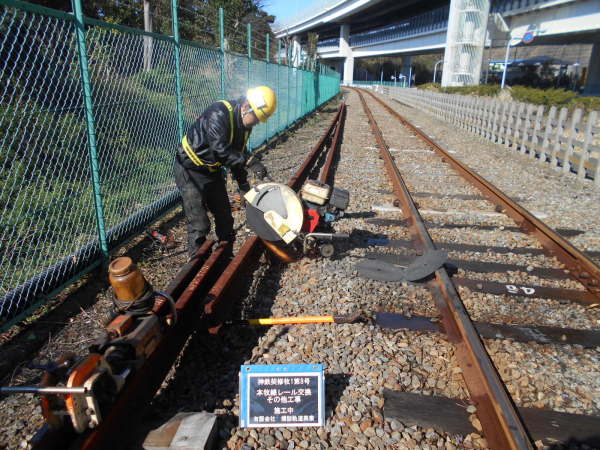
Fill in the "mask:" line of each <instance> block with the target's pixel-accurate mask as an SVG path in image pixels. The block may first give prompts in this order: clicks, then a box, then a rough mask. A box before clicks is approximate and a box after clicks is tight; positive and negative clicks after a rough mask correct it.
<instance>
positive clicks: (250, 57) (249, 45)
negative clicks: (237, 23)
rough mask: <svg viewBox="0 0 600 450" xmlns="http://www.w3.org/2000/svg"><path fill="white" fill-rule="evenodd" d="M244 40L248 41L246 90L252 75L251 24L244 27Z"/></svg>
mask: <svg viewBox="0 0 600 450" xmlns="http://www.w3.org/2000/svg"><path fill="white" fill-rule="evenodd" d="M246 40H247V41H248V89H250V76H251V74H252V24H251V23H249V24H247V25H246Z"/></svg>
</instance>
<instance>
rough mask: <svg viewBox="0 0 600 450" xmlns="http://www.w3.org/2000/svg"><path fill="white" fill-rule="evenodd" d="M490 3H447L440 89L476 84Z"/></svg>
mask: <svg viewBox="0 0 600 450" xmlns="http://www.w3.org/2000/svg"><path fill="white" fill-rule="evenodd" d="M489 11H490V0H450V15H449V18H448V31H447V34H446V51H445V52H444V72H443V74H442V86H470V85H475V84H479V78H480V76H481V61H482V58H483V46H484V44H485V36H486V31H487V22H488V14H489Z"/></svg>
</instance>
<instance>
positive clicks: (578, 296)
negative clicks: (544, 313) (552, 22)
mask: <svg viewBox="0 0 600 450" xmlns="http://www.w3.org/2000/svg"><path fill="white" fill-rule="evenodd" d="M454 282H455V283H456V285H458V286H464V287H467V288H469V289H471V290H472V291H477V292H485V293H487V294H493V295H510V296H514V297H529V298H547V299H550V300H566V301H570V302H576V303H581V304H583V305H591V304H594V303H597V302H598V298H597V297H595V296H594V294H592V293H591V292H589V291H578V290H575V289H564V288H552V287H546V286H536V285H526V284H520V283H514V284H513V283H497V282H495V281H485V280H474V279H470V278H454Z"/></svg>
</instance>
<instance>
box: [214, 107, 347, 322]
mask: <svg viewBox="0 0 600 450" xmlns="http://www.w3.org/2000/svg"><path fill="white" fill-rule="evenodd" d="M345 109H346V105H345V103H344V102H342V103H341V104H340V107H339V108H338V111H337V113H336V115H335V117H334V118H333V120H332V121H331V124H330V125H329V127H328V128H327V131H326V132H325V133H324V134H323V135H322V136H321V138H320V139H319V141H318V142H317V143H316V144H315V146H314V147H313V148H312V150H311V152H310V153H309V155H308V156H307V158H306V159H305V160H304V163H303V164H302V166H300V168H299V169H298V170H297V171H296V173H295V174H294V175H293V176H292V178H290V180H289V182H288V183H287V185H288V186H289V187H290V188H292V189H293V190H295V191H297V190H298V189H299V188H300V187H301V186H302V183H303V182H304V181H305V180H306V178H307V177H308V174H309V172H310V169H311V168H312V167H313V165H314V164H315V162H316V161H317V159H318V157H319V155H320V154H321V152H322V150H323V149H324V148H325V147H326V145H327V143H328V140H329V138H330V136H331V134H332V133H333V131H334V130H335V129H336V128H337V129H339V128H340V125H339V124H340V123H341V121H342V120H343V115H342V114H343V111H345ZM336 146H337V141H336V139H333V140H332V142H331V143H330V145H329V152H328V154H329V153H331V152H332V151H333V149H335V148H336ZM323 169H324V170H323V171H324V172H326V173H327V174H329V172H330V170H331V167H330V166H328V167H324V168H323ZM264 248H265V246H264V244H263V242H262V240H261V239H260V238H259V237H258V236H251V237H249V238H248V239H246V241H245V242H244V243H243V244H242V247H241V248H240V250H239V251H238V253H237V254H236V255H235V257H234V258H233V260H232V261H231V263H230V264H229V266H227V268H226V269H225V271H224V272H223V275H221V277H220V278H219V279H218V280H217V282H216V283H215V285H214V286H213V288H212V289H211V290H210V292H209V293H208V297H207V298H208V301H207V303H206V304H205V306H204V313H205V314H206V315H207V317H208V320H209V323H210V331H211V333H216V332H218V330H219V329H220V327H221V324H222V322H223V320H224V319H225V317H226V316H227V315H228V313H229V311H230V310H231V308H232V306H233V303H234V301H233V300H232V299H233V298H234V297H232V296H231V295H228V294H229V292H230V290H231V289H232V288H235V287H239V285H240V281H241V278H242V276H243V275H244V273H247V272H248V271H250V270H252V268H253V267H254V264H253V260H254V261H255V260H258V256H259V255H260V254H261V253H262V251H263V250H264Z"/></svg>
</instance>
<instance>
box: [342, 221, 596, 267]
mask: <svg viewBox="0 0 600 450" xmlns="http://www.w3.org/2000/svg"><path fill="white" fill-rule="evenodd" d="M349 214H350V217H353V216H352V215H351V214H352V213H349ZM369 239H370V238H365V239H364V242H365V243H366V244H369V242H374V243H373V244H370V245H379V246H384V247H391V248H406V249H414V243H413V241H410V240H407V239H388V238H387V237H386V236H382V237H377V238H373V240H372V241H369ZM435 245H436V247H437V248H439V249H441V250H447V251H455V252H471V253H496V254H499V255H506V254H510V253H512V254H515V255H532V256H537V255H545V253H544V250H542V249H540V248H531V247H514V248H512V247H498V246H494V245H478V244H466V243H460V242H436V243H435ZM584 253H585V254H586V255H587V256H588V257H590V258H600V251H587V252H584Z"/></svg>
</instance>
